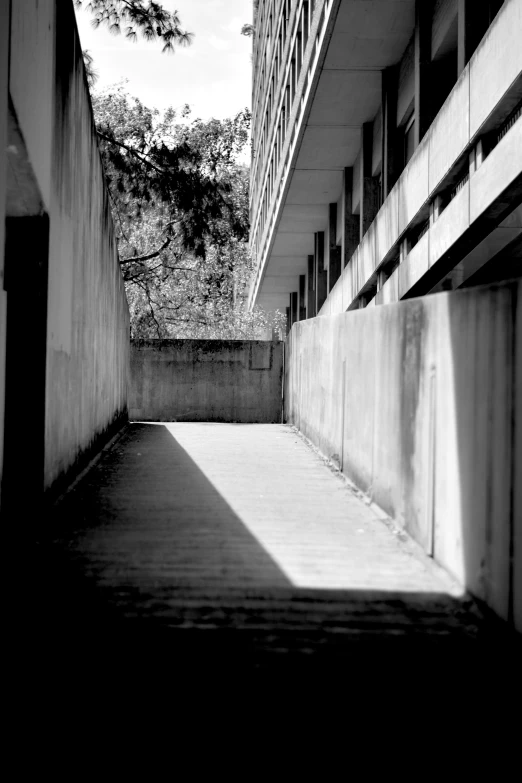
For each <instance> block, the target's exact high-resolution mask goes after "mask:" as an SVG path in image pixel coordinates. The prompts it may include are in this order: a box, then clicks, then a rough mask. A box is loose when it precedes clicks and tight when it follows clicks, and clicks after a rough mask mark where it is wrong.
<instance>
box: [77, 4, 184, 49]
mask: <svg viewBox="0 0 522 783" xmlns="http://www.w3.org/2000/svg"><path fill="white" fill-rule="evenodd" d="M74 1H75V5H76V7H77V8H82V7H83V6H85V7H86V9H87V10H88V11H90V12H91V14H92V15H93V20H92V24H93V26H94V27H100V25H106V26H107V27H108V29H109V30H110V32H111V33H114V34H115V35H118V34H120V33H121V32H122V28H123V27H124V26H125V36H126V37H127V38H129V39H130V40H132V41H136V40H137V38H138V33H139V34H140V35H141V36H142V37H143V38H144V39H145V40H147V41H155V40H156V39H158V38H159V39H160V40H161V42H162V43H163V51H164V52H173V51H174V47H175V46H188V45H189V44H190V43H191V42H192V37H193V35H192V33H188V32H187V31H186V30H183V28H182V27H181V20H180V18H179V15H178V12H177V11H167V10H165V8H163V6H162V4H161V3H156V2H153V0H148V2H147V0H87V2H86V0H74Z"/></svg>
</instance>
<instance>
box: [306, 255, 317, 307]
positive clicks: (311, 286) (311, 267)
mask: <svg viewBox="0 0 522 783" xmlns="http://www.w3.org/2000/svg"><path fill="white" fill-rule="evenodd" d="M307 278H308V285H307V302H306V317H307V318H314V316H315V314H316V310H315V257H314V256H308V274H307Z"/></svg>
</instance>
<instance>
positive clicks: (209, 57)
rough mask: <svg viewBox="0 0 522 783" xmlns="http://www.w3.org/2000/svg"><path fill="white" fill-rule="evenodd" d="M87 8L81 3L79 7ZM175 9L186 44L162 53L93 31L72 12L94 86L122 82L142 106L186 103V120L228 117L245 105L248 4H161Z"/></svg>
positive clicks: (233, 0) (180, 0) (225, 0)
mask: <svg viewBox="0 0 522 783" xmlns="http://www.w3.org/2000/svg"><path fill="white" fill-rule="evenodd" d="M84 5H87V2H85V3H84ZM163 5H164V6H165V8H168V9H169V10H177V11H178V12H179V16H180V18H181V22H182V26H183V27H184V29H186V30H188V31H190V32H192V33H194V34H195V36H194V42H193V44H192V46H189V47H188V48H184V49H176V52H175V54H162V53H161V43H160V42H158V41H156V42H155V43H148V42H145V41H143V40H142V39H141V38H138V42H137V43H133V42H132V41H129V40H126V39H125V37H124V36H123V35H119V36H114V35H111V34H110V33H109V32H108V30H107V28H106V27H101V28H98V29H97V30H94V29H93V28H92V26H91V19H92V16H91V15H90V14H89V12H88V11H85V10H77V12H76V15H77V19H78V28H79V31H80V38H81V42H82V48H83V49H88V50H89V52H90V54H91V55H92V56H93V58H94V68H95V70H96V71H97V73H98V75H99V79H98V82H97V84H96V87H97V88H103V87H105V86H107V85H109V84H114V83H115V82H118V81H120V80H121V79H128V80H129V81H128V85H127V89H128V91H129V93H131V94H132V95H136V96H137V97H138V98H140V99H141V100H142V101H143V103H145V105H147V106H149V107H151V108H153V107H156V108H159V109H164V108H166V107H167V106H173V107H179V106H182V105H184V104H185V103H188V104H189V105H190V106H191V107H192V108H193V114H192V118H196V117H201V118H202V119H208V118H209V117H218V118H223V117H232V116H234V115H235V114H236V113H237V112H238V111H241V109H243V108H245V106H250V103H251V68H252V64H251V60H250V54H251V50H252V39H251V38H246V37H245V36H243V35H241V34H240V30H241V27H242V25H243V24H244V23H245V22H251V21H252V2H251V0H163Z"/></svg>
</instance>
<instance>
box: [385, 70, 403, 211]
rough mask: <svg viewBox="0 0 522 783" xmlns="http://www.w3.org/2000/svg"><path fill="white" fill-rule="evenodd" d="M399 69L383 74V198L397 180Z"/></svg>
mask: <svg viewBox="0 0 522 783" xmlns="http://www.w3.org/2000/svg"><path fill="white" fill-rule="evenodd" d="M398 76H399V69H398V68H397V67H396V66H394V67H391V68H386V69H385V70H384V71H383V74H382V195H383V200H384V199H385V198H386V196H387V195H388V194H389V192H390V190H391V189H392V188H393V186H394V185H395V183H396V181H397V169H398V166H397V96H398Z"/></svg>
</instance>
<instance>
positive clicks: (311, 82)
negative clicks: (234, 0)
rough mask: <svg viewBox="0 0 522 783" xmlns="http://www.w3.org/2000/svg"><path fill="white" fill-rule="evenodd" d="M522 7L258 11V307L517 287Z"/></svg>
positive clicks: (298, 5)
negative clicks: (506, 284) (503, 284)
mask: <svg viewBox="0 0 522 783" xmlns="http://www.w3.org/2000/svg"><path fill="white" fill-rule="evenodd" d="M521 40H522V0H505V2H502V0H417V1H415V0H371V1H370V0H260V2H259V4H258V7H257V16H256V20H255V37H254V55H253V58H254V82H253V158H252V180H251V183H252V186H251V218H252V221H251V222H252V234H251V237H252V240H251V241H252V248H253V251H254V253H255V257H256V259H257V274H256V276H255V280H254V282H253V285H252V288H251V292H250V304H251V305H253V304H255V303H257V304H259V305H261V306H262V307H264V308H265V309H267V310H275V309H284V308H287V312H288V315H289V326H291V325H292V324H293V323H294V322H295V321H298V320H302V319H305V318H310V317H313V316H315V315H318V314H320V315H328V314H334V313H338V312H344V311H347V310H351V309H356V308H361V307H367V306H368V305H380V304H385V303H391V302H394V301H398V300H401V299H406V298H409V297H413V296H419V295H423V294H428V293H431V292H437V291H441V290H452V289H456V288H460V287H468V286H473V285H477V284H480V283H486V282H493V281H498V280H502V279H506V278H509V277H514V276H517V275H520V273H521V266H522V261H521V259H522V239H521V236H522V209H521V207H520V202H521V199H522V120H521V112H522V74H521V71H522V46H521V45H520V41H521Z"/></svg>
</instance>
